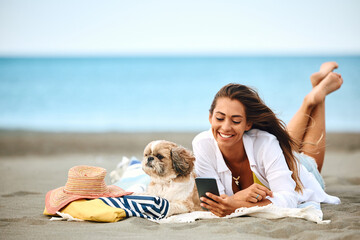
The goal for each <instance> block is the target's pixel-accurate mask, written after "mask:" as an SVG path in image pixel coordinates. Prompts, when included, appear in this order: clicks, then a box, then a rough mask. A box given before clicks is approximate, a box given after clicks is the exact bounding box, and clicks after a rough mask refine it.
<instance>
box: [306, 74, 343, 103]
mask: <svg viewBox="0 0 360 240" xmlns="http://www.w3.org/2000/svg"><path fill="white" fill-rule="evenodd" d="M342 84H343V79H342V77H341V75H340V74H338V73H334V72H330V73H328V74H327V76H326V77H325V78H324V79H323V80H322V81H320V83H319V84H318V85H316V86H315V87H314V88H313V89H312V90H311V92H310V93H309V94H308V95H307V96H306V97H305V101H307V103H308V106H311V107H313V106H315V105H317V104H319V103H321V102H322V101H324V100H325V97H326V95H328V94H330V93H332V92H334V91H336V90H337V89H339V88H340V87H341V85H342Z"/></svg>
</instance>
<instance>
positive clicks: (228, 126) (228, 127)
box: [222, 120, 231, 130]
mask: <svg viewBox="0 0 360 240" xmlns="http://www.w3.org/2000/svg"><path fill="white" fill-rule="evenodd" d="M222 128H223V130H231V121H228V120H225V121H224V122H223V125H222Z"/></svg>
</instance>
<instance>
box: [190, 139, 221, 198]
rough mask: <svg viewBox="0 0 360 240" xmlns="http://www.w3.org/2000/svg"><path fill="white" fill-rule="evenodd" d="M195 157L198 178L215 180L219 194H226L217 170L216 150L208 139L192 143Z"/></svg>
mask: <svg viewBox="0 0 360 240" xmlns="http://www.w3.org/2000/svg"><path fill="white" fill-rule="evenodd" d="M192 145H193V151H194V155H195V159H196V160H195V172H196V176H197V177H208V178H215V179H216V183H217V185H218V189H219V194H220V195H221V194H225V187H224V185H223V184H222V183H221V180H220V176H219V174H218V172H217V170H216V163H217V160H216V154H215V149H214V148H212V147H211V144H210V143H209V142H208V140H206V139H202V140H200V141H197V140H194V141H193V142H192Z"/></svg>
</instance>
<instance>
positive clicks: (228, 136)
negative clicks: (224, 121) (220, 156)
mask: <svg viewBox="0 0 360 240" xmlns="http://www.w3.org/2000/svg"><path fill="white" fill-rule="evenodd" d="M218 133H219V135H220V137H222V138H231V137H233V136H234V135H232V134H225V133H221V132H218Z"/></svg>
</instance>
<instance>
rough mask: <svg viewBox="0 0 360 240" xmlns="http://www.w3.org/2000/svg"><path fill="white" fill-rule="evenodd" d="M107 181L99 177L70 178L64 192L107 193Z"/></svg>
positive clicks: (83, 193) (74, 193)
mask: <svg viewBox="0 0 360 240" xmlns="http://www.w3.org/2000/svg"><path fill="white" fill-rule="evenodd" d="M108 191H109V189H108V188H107V186H106V184H105V182H104V181H103V180H100V181H99V179H71V178H69V179H68V182H67V183H66V185H65V187H64V192H65V193H67V194H73V195H101V194H104V193H107V192H108Z"/></svg>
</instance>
